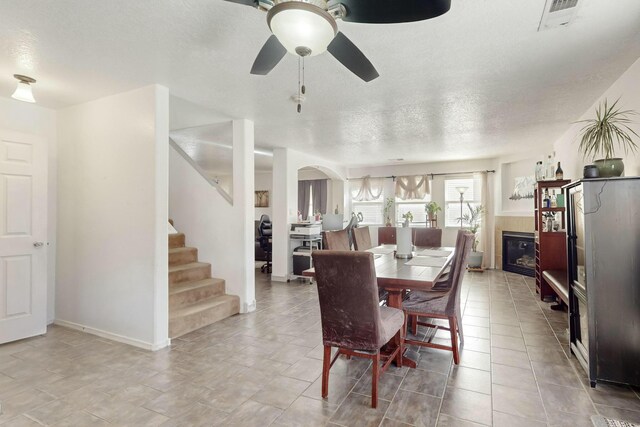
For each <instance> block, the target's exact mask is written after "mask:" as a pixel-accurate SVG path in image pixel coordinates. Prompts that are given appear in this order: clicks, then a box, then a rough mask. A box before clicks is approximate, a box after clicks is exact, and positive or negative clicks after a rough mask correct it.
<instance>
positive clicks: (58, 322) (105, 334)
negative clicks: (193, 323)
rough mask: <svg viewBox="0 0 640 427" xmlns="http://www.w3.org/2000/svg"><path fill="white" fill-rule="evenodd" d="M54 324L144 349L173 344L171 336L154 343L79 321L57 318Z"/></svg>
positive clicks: (151, 349) (155, 349)
mask: <svg viewBox="0 0 640 427" xmlns="http://www.w3.org/2000/svg"><path fill="white" fill-rule="evenodd" d="M53 324H54V325H58V326H64V327H66V328H70V329H75V330H77V331H81V332H85V333H87V334H91V335H97V336H99V337H102V338H106V339H108V340H111V341H116V342H120V343H123V344H128V345H131V346H134V347H138V348H142V349H144V350H150V351H157V350H160V349H162V348H165V347H168V346H170V345H171V338H167V340H166V341H164V342H161V343H158V344H153V343H148V342H146V341H141V340H138V339H136V338H130V337H125V336H124V335H119V334H114V333H113V332H107V331H103V330H102V329H96V328H92V327H89V326H85V325H81V324H79V323H74V322H69V321H67V320H62V319H56V320H54V321H53Z"/></svg>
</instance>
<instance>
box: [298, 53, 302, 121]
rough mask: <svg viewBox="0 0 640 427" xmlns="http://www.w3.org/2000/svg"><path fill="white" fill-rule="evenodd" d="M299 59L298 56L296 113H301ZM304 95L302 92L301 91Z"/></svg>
mask: <svg viewBox="0 0 640 427" xmlns="http://www.w3.org/2000/svg"><path fill="white" fill-rule="evenodd" d="M300 86H301V85H300V57H299V56H298V107H297V110H298V113H299V112H301V111H302V105H301V104H300V99H301V98H300ZM303 93H304V91H303Z"/></svg>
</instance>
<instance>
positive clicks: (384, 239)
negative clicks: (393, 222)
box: [378, 227, 396, 245]
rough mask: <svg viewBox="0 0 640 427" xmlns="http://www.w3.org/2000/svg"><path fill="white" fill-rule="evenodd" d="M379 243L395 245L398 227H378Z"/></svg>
mask: <svg viewBox="0 0 640 427" xmlns="http://www.w3.org/2000/svg"><path fill="white" fill-rule="evenodd" d="M378 244H379V245H395V244H396V228H395V227H378Z"/></svg>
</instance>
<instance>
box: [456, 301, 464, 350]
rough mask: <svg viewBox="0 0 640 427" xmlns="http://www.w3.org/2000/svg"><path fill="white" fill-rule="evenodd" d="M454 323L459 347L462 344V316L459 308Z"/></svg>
mask: <svg viewBox="0 0 640 427" xmlns="http://www.w3.org/2000/svg"><path fill="white" fill-rule="evenodd" d="M456 325H457V326H458V338H459V339H460V347H462V346H464V334H463V333H462V316H461V315H460V310H458V313H457V315H456Z"/></svg>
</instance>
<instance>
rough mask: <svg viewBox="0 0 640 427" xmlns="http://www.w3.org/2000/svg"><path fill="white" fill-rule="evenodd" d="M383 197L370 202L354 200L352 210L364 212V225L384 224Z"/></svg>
mask: <svg viewBox="0 0 640 427" xmlns="http://www.w3.org/2000/svg"><path fill="white" fill-rule="evenodd" d="M382 200H383V199H382V197H380V199H379V200H373V201H370V202H356V201H355V200H354V201H352V204H351V210H352V211H353V212H355V213H358V212H362V217H363V218H364V219H363V220H362V222H361V223H360V224H362V225H381V224H384V218H383V217H382V210H383V208H382Z"/></svg>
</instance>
